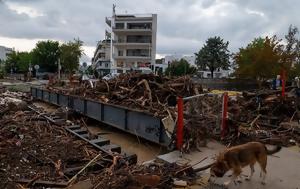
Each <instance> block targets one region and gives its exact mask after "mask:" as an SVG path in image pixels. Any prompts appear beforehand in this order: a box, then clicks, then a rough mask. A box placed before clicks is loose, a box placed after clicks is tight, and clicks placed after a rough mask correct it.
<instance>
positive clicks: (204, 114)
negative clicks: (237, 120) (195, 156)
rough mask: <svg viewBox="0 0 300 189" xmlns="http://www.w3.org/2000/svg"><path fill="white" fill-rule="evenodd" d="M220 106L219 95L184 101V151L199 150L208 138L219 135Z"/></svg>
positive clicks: (220, 99) (220, 98)
mask: <svg viewBox="0 0 300 189" xmlns="http://www.w3.org/2000/svg"><path fill="white" fill-rule="evenodd" d="M221 108H222V97H221V96H220V95H215V96H203V97H199V98H194V99H192V100H189V101H187V102H186V103H185V111H184V139H185V140H184V144H183V151H184V152H190V151H193V150H199V148H200V147H203V146H206V143H207V140H208V139H210V138H218V137H219V136H220V134H219V133H220V121H221ZM199 151H200V150H199Z"/></svg>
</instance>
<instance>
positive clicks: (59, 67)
mask: <svg viewBox="0 0 300 189" xmlns="http://www.w3.org/2000/svg"><path fill="white" fill-rule="evenodd" d="M57 65H58V80H60V70H61V65H60V59H58V62H57Z"/></svg>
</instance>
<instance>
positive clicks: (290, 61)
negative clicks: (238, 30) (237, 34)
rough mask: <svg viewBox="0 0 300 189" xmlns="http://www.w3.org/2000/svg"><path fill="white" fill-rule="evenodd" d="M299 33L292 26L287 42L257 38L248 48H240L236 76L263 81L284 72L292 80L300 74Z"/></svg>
mask: <svg viewBox="0 0 300 189" xmlns="http://www.w3.org/2000/svg"><path fill="white" fill-rule="evenodd" d="M297 33H298V29H297V27H293V26H290V27H289V29H288V33H287V35H285V42H283V41H282V40H281V39H278V38H277V37H276V36H273V37H265V38H256V39H254V40H253V41H252V42H251V43H250V44H248V45H247V47H246V48H240V49H239V52H238V53H236V54H235V56H234V62H235V64H236V65H237V69H236V72H235V75H236V76H238V77H241V78H252V79H256V80H260V81H263V80H266V79H270V78H274V77H275V76H276V75H279V74H280V73H281V72H282V71H283V70H284V71H285V72H286V73H287V74H288V76H289V77H290V78H291V77H294V76H295V75H297V74H300V73H298V72H299V68H300V65H299V60H300V59H299V57H300V51H299V50H300V42H299V39H297V36H296V35H297Z"/></svg>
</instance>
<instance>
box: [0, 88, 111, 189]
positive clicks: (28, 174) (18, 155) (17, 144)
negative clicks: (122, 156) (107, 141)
mask: <svg viewBox="0 0 300 189" xmlns="http://www.w3.org/2000/svg"><path fill="white" fill-rule="evenodd" d="M22 97H23V94H20V93H9V92H7V93H2V94H1V105H0V107H1V109H0V111H1V117H0V160H1V161H0V185H1V188H17V187H19V188H24V186H25V187H26V188H27V187H28V188H39V187H40V188H41V187H66V186H68V185H69V184H70V182H69V181H70V180H71V178H72V177H73V176H74V175H76V174H77V173H78V172H79V171H80V170H81V169H82V168H83V167H85V165H86V164H88V163H89V162H90V161H91V160H92V159H93V158H94V157H95V156H99V155H100V157H98V159H97V161H95V162H94V164H93V165H92V166H89V167H88V168H87V169H86V170H85V172H84V173H83V174H80V175H79V176H78V180H81V179H85V178H87V177H89V176H90V175H92V174H97V173H98V172H99V171H101V170H102V169H103V168H105V167H107V166H110V164H112V157H111V155H110V154H106V153H102V152H99V151H97V150H95V149H94V148H93V147H92V146H91V145H88V144H87V143H86V142H84V141H82V140H78V139H77V138H74V136H72V135H70V134H69V133H68V132H66V130H65V129H64V128H63V127H61V126H57V125H54V124H52V123H50V122H49V121H48V120H47V119H45V117H43V116H42V115H40V114H37V113H36V112H34V111H32V110H30V109H28V106H27V103H26V102H25V101H23V100H21V99H20V98H22ZM20 104H23V105H22V106H20ZM11 107H14V108H11ZM73 180H74V179H73ZM21 184H22V185H21Z"/></svg>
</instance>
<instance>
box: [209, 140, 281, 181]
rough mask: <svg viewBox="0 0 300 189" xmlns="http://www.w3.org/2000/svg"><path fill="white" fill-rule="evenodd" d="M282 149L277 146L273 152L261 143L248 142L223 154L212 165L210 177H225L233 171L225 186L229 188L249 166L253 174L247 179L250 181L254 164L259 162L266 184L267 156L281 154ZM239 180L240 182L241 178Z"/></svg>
mask: <svg viewBox="0 0 300 189" xmlns="http://www.w3.org/2000/svg"><path fill="white" fill-rule="evenodd" d="M280 149H281V147H280V146H277V147H276V148H274V149H272V150H268V149H267V148H266V146H265V145H264V144H262V143H260V142H248V143H246V144H242V145H238V146H234V147H231V148H228V149H226V150H225V151H224V152H222V153H221V154H220V155H219V156H218V158H217V160H216V162H215V163H213V164H212V166H211V169H210V175H211V177H215V176H216V177H223V176H224V174H225V173H226V172H227V171H229V170H232V171H233V176H232V177H231V180H229V181H227V182H224V185H225V186H228V185H229V184H230V183H231V182H232V181H234V180H235V179H236V178H238V177H240V174H241V172H242V168H243V167H245V166H247V165H249V166H250V169H251V173H250V175H249V177H248V178H247V180H250V179H251V177H252V176H253V173H254V164H255V163H256V162H258V163H259V165H260V168H261V171H262V172H261V174H262V177H263V180H262V184H265V178H266V174H267V171H266V166H267V155H271V154H274V153H276V152H279V151H280ZM238 179H239V180H238V181H240V178H238Z"/></svg>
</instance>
